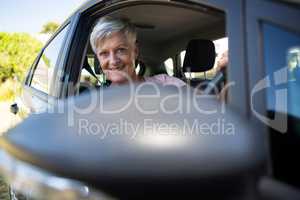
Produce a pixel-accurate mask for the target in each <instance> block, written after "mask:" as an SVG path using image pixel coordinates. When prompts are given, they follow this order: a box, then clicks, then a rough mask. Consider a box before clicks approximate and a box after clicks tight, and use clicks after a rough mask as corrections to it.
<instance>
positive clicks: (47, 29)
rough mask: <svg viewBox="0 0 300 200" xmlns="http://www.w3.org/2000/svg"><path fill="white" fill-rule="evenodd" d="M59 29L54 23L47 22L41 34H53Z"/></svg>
mask: <svg viewBox="0 0 300 200" xmlns="http://www.w3.org/2000/svg"><path fill="white" fill-rule="evenodd" d="M58 27H59V24H58V23H56V22H47V23H46V24H44V25H43V28H42V31H41V33H54V32H55V31H56V30H57V29H58Z"/></svg>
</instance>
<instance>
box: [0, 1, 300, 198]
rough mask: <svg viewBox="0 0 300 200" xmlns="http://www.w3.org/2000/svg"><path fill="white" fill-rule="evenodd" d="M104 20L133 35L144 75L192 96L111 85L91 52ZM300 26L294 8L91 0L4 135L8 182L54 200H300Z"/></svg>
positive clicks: (44, 62)
mask: <svg viewBox="0 0 300 200" xmlns="http://www.w3.org/2000/svg"><path fill="white" fill-rule="evenodd" d="M103 16H113V17H122V18H123V17H124V18H128V19H130V20H131V21H132V22H133V23H134V24H135V26H136V27H137V31H138V44H139V48H140V56H139V57H138V59H137V64H138V65H137V69H136V72H137V73H138V74H140V75H142V76H151V75H155V74H161V73H168V74H169V75H170V76H175V77H177V78H180V79H182V80H184V81H185V82H186V83H187V85H188V87H184V88H182V89H178V88H174V87H171V86H168V87H162V86H153V85H147V84H146V85H144V86H141V85H140V84H134V85H132V86H131V85H125V86H120V87H113V86H110V87H106V86H104V84H102V83H104V82H105V78H104V76H103V74H101V68H100V67H99V63H98V60H97V58H96V56H95V55H94V53H93V52H92V49H91V46H90V44H89V36H90V33H91V30H92V27H93V25H94V24H95V22H96V21H97V20H98V19H99V18H101V17H103ZM299 17H300V7H299V3H298V2H297V1H291V0H285V1H284V0H276V1H275V0H273V1H269V0H240V1H225V0H194V1H180V0H171V1H167V0H153V1H150V0H149V1H141V0H135V1H130V0H124V1H120V0H103V1H101V0H91V1H88V2H87V3H85V4H84V5H83V6H81V7H80V8H79V9H78V10H77V11H75V12H74V14H72V15H71V16H70V17H69V18H68V19H67V20H66V21H65V22H64V24H63V25H61V27H60V28H59V29H58V31H57V32H56V33H55V34H54V35H53V37H52V38H51V39H50V40H49V42H48V43H47V44H46V45H45V47H44V48H43V49H42V50H41V52H40V54H39V55H38V57H37V58H36V60H35V61H34V63H33V65H32V67H31V69H30V71H29V72H28V75H27V78H26V81H25V83H24V90H23V98H22V103H18V104H13V106H12V111H13V112H15V113H16V112H17V111H18V110H20V109H22V108H21V106H25V107H26V108H27V109H28V110H29V111H30V112H31V113H32V114H31V115H30V116H29V117H28V118H27V119H26V120H25V121H24V122H23V123H22V124H20V125H19V126H17V127H16V128H14V129H12V130H10V131H8V133H7V134H6V135H5V136H3V137H2V138H1V139H0V147H1V148H2V151H1V154H0V156H1V158H2V159H1V160H0V169H1V170H2V173H3V175H4V176H5V177H6V178H7V180H8V182H9V184H10V185H11V187H12V188H13V190H15V191H18V192H22V193H25V194H26V195H28V196H33V197H36V198H46V199H47V198H48V199H51V198H56V199H67V198H69V199H83V198H86V199H89V198H90V199H93V198H95V199H99V198H108V199H110V198H121V199H141V198H143V199H150V198H159V199H161V198H172V199H178V198H192V197H195V196H196V197H198V198H201V197H202V198H203V197H208V198H213V199H214V198H219V199H299V197H300V188H299V187H300V180H299V178H298V177H299V170H298V169H299V164H298V163H297V162H296V159H297V152H298V151H297V150H298V148H299V147H298V146H299V144H300V140H299V139H300V137H299V130H298V129H299V128H298V123H299V117H300V107H299V103H298V102H299V100H300V99H299V95H298V92H297V91H298V89H299V80H300V78H299V73H298V71H299V69H300V65H299V63H300V37H299V32H300V26H299V22H298V21H297V20H296V19H299ZM224 38H225V39H227V40H228V47H229V48H228V52H229V53H228V54H229V63H228V66H227V67H226V72H224V71H223V72H220V73H215V70H214V69H215V68H213V67H214V63H216V62H215V48H216V47H217V46H218V45H217V43H216V41H218V40H219V39H224ZM227 40H225V41H227ZM213 42H214V43H213ZM225 43H226V42H225ZM211 44H215V45H213V46H211ZM193 45H195V46H196V47H197V48H193V47H191V46H193ZM199 49H201V50H199ZM217 50H218V48H217ZM200 52H201V53H200ZM203 52H204V53H203ZM206 53H207V54H206ZM218 53H219V52H218ZM191 54H193V55H196V56H191ZM203 55H205V56H203ZM208 55H210V56H208ZM191 58H193V59H192V61H191V62H190V63H189V62H188V60H190V59H191ZM186 60H187V61H186ZM187 63H189V64H187ZM194 63H198V65H194ZM199 63H201V65H199ZM202 64H203V65H202ZM222 82H223V83H225V86H224V84H221V83H222ZM222 85H223V86H222ZM91 88H92V89H91ZM95 88H96V89H95ZM214 89H215V90H214ZM199 90H200V91H199ZM202 91H204V93H203V92H202ZM145 97H146V98H145ZM219 98H221V101H219V100H218V99H219ZM94 100H95V101H94ZM180 103H182V104H180ZM178 105H180V107H177V106H178ZM188 105H189V106H191V107H189V106H188ZM172 109H173V110H172ZM141 110H142V111H143V112H141ZM145 120H146V121H145ZM120 124H123V125H124V124H126V127H131V128H132V127H135V129H134V128H133V129H132V130H131V131H129V133H128V132H126V130H127V129H124V127H123V126H120ZM149 124H150V125H149ZM107 125H111V126H109V127H107ZM149 126H150V127H151V130H154V131H153V132H151V131H150V132H151V133H150V134H149V130H146V129H145V128H146V127H149ZM161 126H163V127H161ZM120 127H123V129H122V128H120ZM186 130H187V131H186ZM215 130H217V131H215ZM81 131H83V132H81ZM45 191H46V192H45ZM68 195H70V196H68Z"/></svg>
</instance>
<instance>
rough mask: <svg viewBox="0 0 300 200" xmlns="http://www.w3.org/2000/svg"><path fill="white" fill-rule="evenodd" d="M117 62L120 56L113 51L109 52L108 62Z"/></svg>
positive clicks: (113, 63) (114, 63) (115, 63)
mask: <svg viewBox="0 0 300 200" xmlns="http://www.w3.org/2000/svg"><path fill="white" fill-rule="evenodd" d="M119 62H120V58H119V57H118V56H117V55H116V54H115V53H111V54H110V55H109V63H110V64H111V65H117V64H118V63H119Z"/></svg>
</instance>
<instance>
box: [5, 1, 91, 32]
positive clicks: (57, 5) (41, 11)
mask: <svg viewBox="0 0 300 200" xmlns="http://www.w3.org/2000/svg"><path fill="white" fill-rule="evenodd" d="M85 1H86V0H3V1H1V7H0V32H10V33H12V32H26V33H30V34H37V33H39V32H40V31H41V30H42V27H43V25H44V24H45V23H47V22H49V21H55V22H58V23H62V22H63V21H64V20H65V19H67V17H68V16H70V14H72V13H73V11H75V10H76V8H78V7H79V6H80V5H81V4H83V3H84V2H85Z"/></svg>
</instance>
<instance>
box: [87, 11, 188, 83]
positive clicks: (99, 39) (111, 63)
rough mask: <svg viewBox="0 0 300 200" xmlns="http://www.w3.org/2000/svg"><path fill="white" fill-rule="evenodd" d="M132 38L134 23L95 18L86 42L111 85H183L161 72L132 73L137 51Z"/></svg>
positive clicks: (108, 18) (135, 43)
mask: <svg viewBox="0 0 300 200" xmlns="http://www.w3.org/2000/svg"><path fill="white" fill-rule="evenodd" d="M136 38H137V33H136V29H135V26H134V25H133V24H131V23H130V22H129V20H126V19H119V18H113V17H102V18H100V19H99V20H98V21H97V23H96V25H95V26H94V28H93V31H92V33H91V37H90V43H91V46H92V49H93V51H94V53H95V54H96V55H97V58H98V60H99V63H100V66H101V68H102V70H103V72H104V74H105V75H106V79H107V80H110V81H111V82H112V84H114V85H119V84H124V83H128V81H133V82H143V81H150V82H155V83H158V84H162V85H175V86H178V87H181V86H184V85H186V84H185V82H183V81H182V80H180V79H178V78H176V77H171V76H167V75H165V74H159V75H155V76H152V77H145V78H144V77H141V76H138V75H137V74H136V72H135V61H136V59H137V56H138V53H139V50H138V47H137V40H136Z"/></svg>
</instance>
